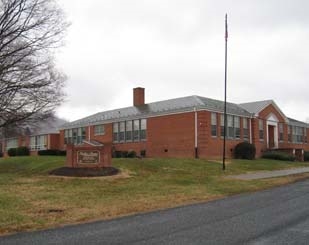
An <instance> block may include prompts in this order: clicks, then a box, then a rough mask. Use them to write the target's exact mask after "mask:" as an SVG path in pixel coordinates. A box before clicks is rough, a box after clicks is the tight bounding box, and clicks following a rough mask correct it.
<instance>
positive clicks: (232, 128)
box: [211, 112, 249, 140]
mask: <svg viewBox="0 0 309 245" xmlns="http://www.w3.org/2000/svg"><path fill="white" fill-rule="evenodd" d="M240 120H241V118H240V117H238V116H233V115H227V117H226V128H225V129H226V136H227V137H228V138H229V139H240ZM217 125H218V123H217V113H215V112H213V113H211V136H213V137H216V136H218V132H217ZM242 128H243V138H244V140H248V138H249V130H248V118H242ZM220 136H221V137H223V136H224V114H220Z"/></svg>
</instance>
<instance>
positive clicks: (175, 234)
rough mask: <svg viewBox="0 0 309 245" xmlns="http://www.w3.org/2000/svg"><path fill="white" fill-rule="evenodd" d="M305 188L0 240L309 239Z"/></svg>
mask: <svg viewBox="0 0 309 245" xmlns="http://www.w3.org/2000/svg"><path fill="white" fill-rule="evenodd" d="M308 194H309V180H307V181H302V182H298V183H294V184H291V185H287V186H282V187H278V188H274V189H270V190H266V191H261V192H256V193H251V194H241V195H237V196H233V197H228V198H224V199H221V200H217V201H212V202H208V203H204V204H197V205H189V206H185V207H179V208H174V209H169V210H162V211H158V212H152V213H147V214H140V215H135V216H130V217H125V218H120V219H115V220H111V221H103V222H95V223H89V224H83V225H76V226H67V227H63V228H58V229H52V230H46V231H39V232H31V233H20V234H16V235H13V236H8V237H1V238H0V244H1V245H7V244H39V245H42V244H126V245H130V244H177V245H179V244H180V245H181V244H186V245H188V244H308V241H309V205H308V203H309V195H308ZM128 205H130V203H128Z"/></svg>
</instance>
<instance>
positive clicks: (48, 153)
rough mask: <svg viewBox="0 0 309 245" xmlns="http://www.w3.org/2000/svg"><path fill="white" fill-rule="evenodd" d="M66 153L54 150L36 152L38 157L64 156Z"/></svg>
mask: <svg viewBox="0 0 309 245" xmlns="http://www.w3.org/2000/svg"><path fill="white" fill-rule="evenodd" d="M66 153H67V152H66V151H62V150H54V149H49V150H40V151H38V155H39V156H65V155H66Z"/></svg>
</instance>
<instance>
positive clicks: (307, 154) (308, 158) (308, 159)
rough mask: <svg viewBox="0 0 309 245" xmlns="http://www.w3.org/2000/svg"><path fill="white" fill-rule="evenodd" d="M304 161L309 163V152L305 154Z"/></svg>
mask: <svg viewBox="0 0 309 245" xmlns="http://www.w3.org/2000/svg"><path fill="white" fill-rule="evenodd" d="M304 161H306V162H307V161H309V151H305V152H304Z"/></svg>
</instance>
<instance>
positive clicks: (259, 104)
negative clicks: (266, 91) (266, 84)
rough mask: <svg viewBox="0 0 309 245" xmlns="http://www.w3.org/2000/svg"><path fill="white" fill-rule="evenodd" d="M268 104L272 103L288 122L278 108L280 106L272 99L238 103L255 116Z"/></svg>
mask: <svg viewBox="0 0 309 245" xmlns="http://www.w3.org/2000/svg"><path fill="white" fill-rule="evenodd" d="M269 105H273V106H274V107H275V108H276V110H277V111H278V112H279V113H280V114H281V116H282V117H283V118H284V120H285V121H286V122H288V119H287V117H286V116H285V115H284V113H283V112H282V111H281V110H280V108H279V107H278V106H277V104H276V103H275V102H274V101H273V100H262V101H254V102H249V103H241V104H239V106H241V107H242V108H244V109H245V110H247V111H248V112H250V113H252V114H254V115H255V116H258V114H259V113H260V112H261V111H262V110H264V109H265V108H266V107H267V106H269Z"/></svg>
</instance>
